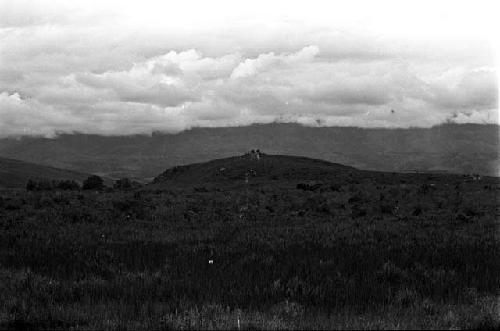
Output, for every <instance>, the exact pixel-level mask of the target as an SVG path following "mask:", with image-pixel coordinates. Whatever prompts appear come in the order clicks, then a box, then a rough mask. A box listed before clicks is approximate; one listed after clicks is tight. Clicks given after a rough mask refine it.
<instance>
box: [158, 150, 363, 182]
mask: <svg viewBox="0 0 500 331" xmlns="http://www.w3.org/2000/svg"><path fill="white" fill-rule="evenodd" d="M357 171H358V170H357V169H355V168H353V167H349V166H345V165H341V164H337V163H331V162H328V161H324V160H318V159H310V158H307V157H299V156H289V155H269V154H265V153H260V157H259V159H258V160H257V159H255V157H253V156H252V155H251V154H249V153H247V154H244V155H240V156H233V157H228V158H223V159H217V160H212V161H209V162H204V163H195V164H190V165H184V166H177V167H173V168H169V169H167V170H166V171H164V172H163V173H162V174H161V175H159V176H158V177H156V178H155V179H154V180H153V183H154V184H161V183H165V182H177V183H186V184H189V183H190V184H199V183H224V182H226V183H227V182H234V181H241V182H243V181H244V179H245V177H249V178H251V180H252V182H254V181H267V180H283V179H284V180H320V179H321V180H323V179H328V178H333V177H338V176H341V175H347V174H350V173H353V172H357Z"/></svg>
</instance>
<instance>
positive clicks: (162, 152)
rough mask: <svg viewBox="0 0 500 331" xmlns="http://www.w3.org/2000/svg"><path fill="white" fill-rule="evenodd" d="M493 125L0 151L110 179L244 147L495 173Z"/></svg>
mask: <svg viewBox="0 0 500 331" xmlns="http://www.w3.org/2000/svg"><path fill="white" fill-rule="evenodd" d="M498 144H499V126H498V125H494V124H485V125H482V124H443V125H439V126H434V127H432V128H410V129H401V128H398V129H386V128H356V127H307V126H302V125H299V124H291V123H286V124H285V123H272V124H255V125H251V126H243V127H224V128H222V127H221V128H194V129H191V130H187V131H183V132H180V133H176V134H167V133H153V134H152V135H129V136H99V135H89V134H79V133H78V134H61V135H59V136H57V137H55V138H41V137H21V138H3V139H0V156H1V157H7V158H12V159H18V160H23V161H27V162H33V163H37V164H42V165H48V166H53V167H58V168H64V169H70V170H74V171H80V172H86V173H95V174H99V175H105V176H109V177H113V178H118V177H124V176H127V177H133V178H137V179H142V180H144V181H149V180H151V179H152V178H154V177H155V176H157V175H158V174H160V173H162V172H163V171H164V170H165V169H166V168H170V167H173V166H177V165H185V164H191V163H196V162H205V161H208V160H212V159H217V158H224V157H229V156H234V155H240V154H243V153H245V152H247V151H248V150H250V149H260V150H261V151H263V152H264V153H269V154H283V155H301V156H306V157H311V158H317V159H323V160H327V161H330V162H335V163H340V164H344V165H347V166H353V167H356V168H358V169H366V170H380V171H414V170H418V171H448V172H456V173H480V174H485V175H494V176H497V175H498V164H499V157H498Z"/></svg>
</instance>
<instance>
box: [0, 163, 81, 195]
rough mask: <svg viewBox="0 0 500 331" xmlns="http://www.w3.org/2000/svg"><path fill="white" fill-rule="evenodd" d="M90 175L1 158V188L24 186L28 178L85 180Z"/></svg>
mask: <svg viewBox="0 0 500 331" xmlns="http://www.w3.org/2000/svg"><path fill="white" fill-rule="evenodd" d="M88 176H89V175H88V174H84V173H79V172H75V171H70V170H64V169H58V168H53V167H48V166H42V165H38V164H33V163H28V162H23V161H19V160H12V159H5V158H0V188H22V187H25V185H26V182H27V181H28V179H30V178H31V179H42V178H45V179H50V180H52V179H72V180H77V181H80V182H81V181H83V180H84V179H85V178H87V177H88Z"/></svg>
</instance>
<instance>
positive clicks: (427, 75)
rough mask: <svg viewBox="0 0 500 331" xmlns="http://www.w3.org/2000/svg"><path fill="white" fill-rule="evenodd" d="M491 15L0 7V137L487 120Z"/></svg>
mask: <svg viewBox="0 0 500 331" xmlns="http://www.w3.org/2000/svg"><path fill="white" fill-rule="evenodd" d="M403 2H404V3H403ZM494 4H495V1H481V0H476V1H468V2H464V1H458V2H457V1H441V2H438V1H411V2H409V1H380V0H379V1H345V2H333V1H322V2H320V1H314V0H308V1H301V2H298V1H291V2H290V1H271V0H266V1H254V0H253V1H250V0H249V1H244V2H243V1H234V0H233V1H217V0H210V1H190V0H182V1H171V2H167V1H162V2H160V1H147V0H140V1H123V0H121V1H103V0H101V1H89V0H86V1H66V0H62V1H55V0H47V1H20V0H12V1H4V0H0V135H1V136H5V135H19V134H37V135H38V134H42V135H46V136H51V135H54V133H56V132H72V131H79V132H86V133H101V134H131V133H150V132H151V131H155V130H161V131H168V132H176V131H179V130H183V129H186V128H190V127H193V126H227V125H245V124H250V123H268V122H273V121H276V120H278V121H289V122H299V123H304V124H310V125H329V126H333V125H341V126H346V125H348V126H363V127H408V126H425V127H428V126H432V125H435V124H439V123H442V122H445V121H447V120H453V121H456V122H475V123H495V122H498V83H497V68H496V63H497V55H496V54H497V50H498V47H497V46H498V45H496V44H494V41H495V32H497V31H498V30H497V28H498V24H497V23H496V20H497V13H498V11H497V10H498V8H496V7H495V5H494Z"/></svg>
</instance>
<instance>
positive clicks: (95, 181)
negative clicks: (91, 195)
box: [82, 175, 104, 190]
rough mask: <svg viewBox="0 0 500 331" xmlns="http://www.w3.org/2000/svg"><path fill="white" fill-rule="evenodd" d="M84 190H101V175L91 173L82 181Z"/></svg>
mask: <svg viewBox="0 0 500 331" xmlns="http://www.w3.org/2000/svg"><path fill="white" fill-rule="evenodd" d="M82 188H83V189H84V190H102V189H103V188H104V181H103V180H102V178H101V177H99V176H96V175H92V176H89V177H88V178H87V179H85V180H84V181H83V187H82Z"/></svg>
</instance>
